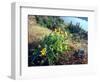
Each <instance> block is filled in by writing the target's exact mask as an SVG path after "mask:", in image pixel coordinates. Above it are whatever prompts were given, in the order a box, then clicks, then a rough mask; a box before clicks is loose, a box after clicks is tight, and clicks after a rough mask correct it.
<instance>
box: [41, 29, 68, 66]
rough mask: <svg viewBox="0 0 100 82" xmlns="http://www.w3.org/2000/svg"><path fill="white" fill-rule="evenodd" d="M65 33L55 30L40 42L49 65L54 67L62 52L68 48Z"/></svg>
mask: <svg viewBox="0 0 100 82" xmlns="http://www.w3.org/2000/svg"><path fill="white" fill-rule="evenodd" d="M67 37H68V36H67V32H63V31H62V30H61V29H60V28H59V29H55V31H54V32H52V33H51V34H50V35H49V36H45V38H44V39H43V40H42V41H41V47H45V48H46V52H47V58H48V62H49V64H50V65H54V64H55V63H56V62H57V61H58V58H59V56H60V54H62V53H63V52H64V51H67V50H68V49H69V48H68V38H67Z"/></svg>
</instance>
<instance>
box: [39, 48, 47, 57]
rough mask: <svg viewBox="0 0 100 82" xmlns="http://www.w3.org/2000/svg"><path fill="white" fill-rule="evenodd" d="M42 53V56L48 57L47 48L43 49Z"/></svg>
mask: <svg viewBox="0 0 100 82" xmlns="http://www.w3.org/2000/svg"><path fill="white" fill-rule="evenodd" d="M40 52H41V56H46V48H43V49H42V50H41V51H40Z"/></svg>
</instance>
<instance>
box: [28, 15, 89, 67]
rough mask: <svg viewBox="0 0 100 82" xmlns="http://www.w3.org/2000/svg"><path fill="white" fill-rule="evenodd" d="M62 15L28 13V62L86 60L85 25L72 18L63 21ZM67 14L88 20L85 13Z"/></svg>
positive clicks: (84, 61) (76, 61)
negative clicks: (80, 15)
mask: <svg viewBox="0 0 100 82" xmlns="http://www.w3.org/2000/svg"><path fill="white" fill-rule="evenodd" d="M63 18H64V17H63ZM63 18H62V17H61V16H41V15H28V66H49V65H73V64H75V65H78V64H87V63H88V31H87V29H86V30H85V29H84V28H85V27H86V26H85V25H84V26H85V27H83V28H82V25H81V22H78V21H75V22H76V23H75V24H73V21H70V22H69V23H66V21H65V20H64V19H63ZM65 18H66V19H67V18H68V16H67V17H66V16H65ZM71 18H78V19H79V20H82V21H86V23H87V22H88V19H87V18H85V17H71ZM67 21H68V20H67ZM86 28H87V27H86Z"/></svg>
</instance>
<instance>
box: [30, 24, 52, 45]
mask: <svg viewBox="0 0 100 82" xmlns="http://www.w3.org/2000/svg"><path fill="white" fill-rule="evenodd" d="M50 33H51V30H49V29H47V28H44V27H41V26H39V25H33V26H32V25H31V27H29V28H28V34H29V35H28V37H29V38H28V41H29V43H32V42H37V43H38V42H39V41H40V40H41V39H42V38H43V37H44V36H45V35H48V34H50Z"/></svg>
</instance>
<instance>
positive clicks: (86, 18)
mask: <svg viewBox="0 0 100 82" xmlns="http://www.w3.org/2000/svg"><path fill="white" fill-rule="evenodd" d="M77 18H80V19H83V20H86V21H88V17H77Z"/></svg>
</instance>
